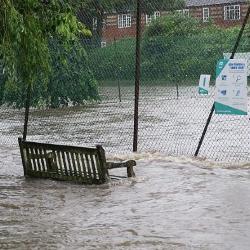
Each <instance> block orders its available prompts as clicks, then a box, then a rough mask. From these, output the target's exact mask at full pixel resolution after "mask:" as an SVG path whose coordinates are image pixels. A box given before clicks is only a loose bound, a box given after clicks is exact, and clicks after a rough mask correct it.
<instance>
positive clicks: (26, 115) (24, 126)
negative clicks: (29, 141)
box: [23, 83, 31, 141]
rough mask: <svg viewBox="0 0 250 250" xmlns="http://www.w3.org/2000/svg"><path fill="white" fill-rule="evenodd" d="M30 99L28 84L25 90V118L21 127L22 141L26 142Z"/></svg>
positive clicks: (29, 86)
mask: <svg viewBox="0 0 250 250" xmlns="http://www.w3.org/2000/svg"><path fill="white" fill-rule="evenodd" d="M30 98H31V84H30V83H29V85H28V88H27V95H26V101H25V118H24V125H23V141H26V138H27V132H28V122H29V113H30Z"/></svg>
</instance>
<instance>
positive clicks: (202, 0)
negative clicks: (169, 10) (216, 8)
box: [186, 0, 247, 7]
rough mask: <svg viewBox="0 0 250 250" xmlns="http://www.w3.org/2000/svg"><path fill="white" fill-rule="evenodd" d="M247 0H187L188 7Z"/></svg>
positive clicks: (244, 1) (244, 0)
mask: <svg viewBox="0 0 250 250" xmlns="http://www.w3.org/2000/svg"><path fill="white" fill-rule="evenodd" d="M246 2H247V1H246V0H186V5H187V7H195V6H208V5H217V4H232V3H246Z"/></svg>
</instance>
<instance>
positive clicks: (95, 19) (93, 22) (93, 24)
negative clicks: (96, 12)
mask: <svg viewBox="0 0 250 250" xmlns="http://www.w3.org/2000/svg"><path fill="white" fill-rule="evenodd" d="M92 26H93V30H96V29H97V18H96V17H93V20H92Z"/></svg>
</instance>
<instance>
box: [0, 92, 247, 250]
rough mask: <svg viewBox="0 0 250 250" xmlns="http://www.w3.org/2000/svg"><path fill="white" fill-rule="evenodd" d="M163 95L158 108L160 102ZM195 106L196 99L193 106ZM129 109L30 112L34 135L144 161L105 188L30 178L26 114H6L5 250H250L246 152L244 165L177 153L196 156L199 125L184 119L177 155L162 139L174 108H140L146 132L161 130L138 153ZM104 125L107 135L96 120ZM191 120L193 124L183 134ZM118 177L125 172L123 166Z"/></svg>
mask: <svg viewBox="0 0 250 250" xmlns="http://www.w3.org/2000/svg"><path fill="white" fill-rule="evenodd" d="M159 98H161V99H158V101H159V102H158V104H157V105H161V106H162V105H163V99H162V96H161V95H159ZM202 100H203V99H202ZM192 102H193V100H190V99H189V100H187V102H186V104H187V103H189V104H190V103H192ZM128 105H132V103H128V102H127V103H125V102H124V103H122V104H112V103H109V104H108V103H106V104H100V105H91V106H89V107H88V108H85V109H84V110H83V109H81V108H76V109H67V112H68V113H67V112H65V110H64V111H63V112H62V110H57V111H50V112H48V111H46V112H44V111H43V112H42V111H39V112H38V111H32V117H31V126H30V130H29V131H30V137H29V138H30V139H34V140H39V141H58V142H60V143H70V144H77V145H81V144H82V142H83V141H84V142H86V143H87V144H91V143H90V142H91V140H92V142H93V141H94V142H95V143H97V142H99V143H104V145H105V148H106V149H107V153H108V157H109V159H113V160H116V159H136V160H137V167H136V175H137V177H136V178H134V179H129V180H128V179H122V180H119V181H117V180H116V181H115V180H113V181H111V182H110V183H108V184H105V185H102V186H82V185H75V184H72V183H65V182H56V181H52V180H32V179H25V178H24V177H23V171H22V165H21V160H20V156H19V151H18V148H17V145H16V138H17V137H18V136H19V135H20V132H21V130H22V127H21V121H22V114H21V113H20V112H19V111H13V110H7V109H4V110H2V112H1V114H2V116H1V119H0V125H1V126H0V127H1V129H0V135H1V143H0V156H1V157H0V249H93V250H94V249H122V250H123V249H149V250H151V249H152V250H153V249H178V250H182V249H204V250H207V249H211V250H214V249H235V250H245V249H246V250H247V249H249V246H250V237H249V235H250V164H248V161H247V158H244V157H242V156H244V154H246V153H245V151H246V152H247V150H245V151H244V150H238V151H237V152H236V153H237V154H235V155H236V156H237V157H236V158H240V159H243V160H244V159H245V162H244V163H239V162H238V163H237V164H236V163H234V162H232V163H231V164H230V165H228V164H227V165H224V164H221V163H218V162H215V161H214V160H216V159H211V160H208V159H206V160H204V159H202V160H198V159H193V158H192V157H190V156H189V157H187V156H186V157H184V156H183V157H180V156H177V155H178V154H179V155H180V154H181V153H182V152H184V153H186V155H188V154H189V155H191V154H190V153H189V152H191V151H192V148H193V147H195V146H194V145H195V144H196V142H197V140H196V137H195V136H194V137H192V136H191V137H190V133H191V134H193V133H194V131H195V130H196V129H197V123H196V121H195V120H191V121H190V119H183V120H182V121H181V123H180V124H179V126H181V128H182V129H179V130H178V133H177V131H174V130H173V128H174V126H172V127H171V128H172V129H171V130H170V132H171V136H174V135H175V138H177V139H176V140H175V141H174V139H172V142H173V143H176V144H175V146H174V147H173V150H172V156H169V155H171V154H170V153H168V152H164V150H162V149H168V147H167V146H166V141H164V138H165V137H164V136H167V135H168V133H163V129H164V126H166V125H167V124H168V126H170V125H171V124H170V123H169V121H168V120H167V118H166V117H165V118H164V115H166V116H167V114H169V112H172V110H168V109H167V107H168V106H169V105H166V106H165V107H164V110H163V111H162V113H159V112H158V113H157V112H156V113H153V111H152V109H151V108H152V106H150V105H149V104H148V102H146V103H145V105H144V106H143V107H144V108H143V110H142V111H141V112H142V113H141V115H142V117H143V122H144V123H143V124H142V128H143V129H144V130H143V131H144V132H143V136H145V135H146V134H147V135H148V131H154V130H153V127H154V126H156V125H157V124H158V127H159V128H161V129H159V130H158V132H154V134H153V133H152V134H151V136H148V138H147V140H142V143H141V144H140V145H141V146H140V153H138V154H132V153H130V150H131V149H130V144H129V143H128V141H130V138H131V133H130V131H131V130H130V125H131V124H132V122H131V120H130V118H131V112H130V108H128ZM152 105H156V103H154V104H152ZM175 105H176V104H175ZM175 105H174V106H175ZM184 106H185V105H182V107H181V108H183V107H184ZM186 106H187V105H186ZM111 107H113V109H112V112H110V108H111ZM170 107H173V106H170ZM97 110H99V111H100V112H98V115H97ZM145 110H150V112H149V113H148V112H145ZM190 113H192V110H191V111H190ZM83 115H84V119H83V118H82V117H83ZM173 115H174V114H173ZM176 115H177V114H176ZM186 116H188V115H186ZM176 117H177V116H176ZM231 119H232V118H231ZM99 120H102V125H103V126H102V129H100V126H98V125H97V124H96V121H99ZM58 121H59V122H58ZM217 121H218V120H217ZM237 122H238V121H237ZM187 123H188V124H189V125H190V124H193V125H192V126H193V127H192V126H191V127H189V128H188V130H185V129H184V128H185V126H187ZM58 124H60V126H58ZM110 124H112V127H111V125H110ZM241 124H242V122H241ZM90 125H92V126H90ZM58 128H60V129H58ZM121 128H123V129H124V130H122V129H121ZM227 130H228V127H227V128H226V129H225V131H224V133H225V134H226V131H227ZM86 131H87V132H88V133H87V132H86ZM192 131H193V132H192ZM104 132H105V133H104ZM84 133H85V134H88V137H85V134H84ZM157 133H158V134H157ZM230 133H231V132H230ZM155 135H157V136H156V137H155ZM193 135H194V134H193ZM236 135H237V134H236ZM171 138H172V137H167V138H165V139H168V140H170V139H171ZM173 138H174V137H173ZM190 138H191V139H192V138H193V141H191V143H190V148H191V149H190V148H188V149H186V151H185V147H184V146H185V145H184V146H183V145H182V147H181V146H180V141H179V140H180V139H182V140H181V142H182V143H183V142H187V141H188V140H189V141H190V140H191V139H190ZM221 138H224V136H221V137H220V139H221ZM226 142H227V141H225V143H226ZM149 145H154V149H153V147H151V148H149ZM220 145H221V144H220ZM177 146H178V147H177ZM236 146H237V143H236ZM147 147H148V148H149V150H145V149H146V148H147ZM238 147H241V144H238ZM244 147H245V146H243V148H244ZM247 147H248V145H247ZM208 148H209V147H208ZM205 149H206V148H205ZM205 149H204V152H206V150H205ZM244 149H245V148H244ZM166 151H167V150H166ZM169 151H170V150H169ZM222 151H223V152H224V154H225V156H227V155H228V151H227V150H225V149H224V150H222ZM143 152H147V153H143ZM248 152H249V151H248ZM241 153H242V154H241ZM211 155H212V154H211ZM217 155H220V154H217ZM235 155H234V156H235ZM211 158H212V157H211ZM112 173H114V174H118V175H125V171H124V170H120V171H119V172H117V170H113V172H112Z"/></svg>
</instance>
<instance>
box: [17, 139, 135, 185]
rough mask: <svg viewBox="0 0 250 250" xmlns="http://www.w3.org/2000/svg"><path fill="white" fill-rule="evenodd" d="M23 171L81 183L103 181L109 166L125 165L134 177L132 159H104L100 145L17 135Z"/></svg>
mask: <svg viewBox="0 0 250 250" xmlns="http://www.w3.org/2000/svg"><path fill="white" fill-rule="evenodd" d="M18 143H19V147H20V153H21V158H22V163H23V169H24V175H25V176H29V177H36V178H51V179H56V180H65V181H75V182H77V183H82V184H103V183H105V182H107V181H109V180H110V176H109V171H108V170H109V169H115V168H124V167H125V168H127V175H128V177H134V176H135V174H134V170H133V167H134V166H135V165H136V162H135V161H133V160H130V161H127V162H122V163H114V162H106V156H105V151H104V149H103V148H102V146H100V145H98V146H96V148H88V147H74V146H64V145H55V144H45V143H38V142H29V141H23V140H22V138H18Z"/></svg>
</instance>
